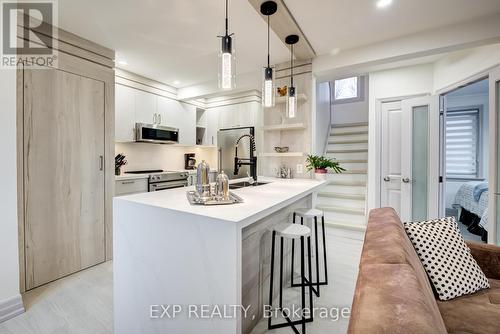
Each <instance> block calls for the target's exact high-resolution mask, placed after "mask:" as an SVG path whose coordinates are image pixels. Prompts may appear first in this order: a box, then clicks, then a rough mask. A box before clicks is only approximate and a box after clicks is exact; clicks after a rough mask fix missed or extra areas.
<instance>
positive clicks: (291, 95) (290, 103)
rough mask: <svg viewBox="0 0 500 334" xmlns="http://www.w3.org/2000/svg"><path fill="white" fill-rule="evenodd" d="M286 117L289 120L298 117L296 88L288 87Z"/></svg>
mask: <svg viewBox="0 0 500 334" xmlns="http://www.w3.org/2000/svg"><path fill="white" fill-rule="evenodd" d="M286 116H287V117H288V118H295V117H296V116H297V96H296V92H295V87H294V86H290V87H288V96H287V99H286Z"/></svg>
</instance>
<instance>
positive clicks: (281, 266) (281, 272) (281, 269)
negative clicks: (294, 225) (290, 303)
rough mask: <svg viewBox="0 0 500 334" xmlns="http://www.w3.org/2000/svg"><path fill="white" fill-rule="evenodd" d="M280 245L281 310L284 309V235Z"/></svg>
mask: <svg viewBox="0 0 500 334" xmlns="http://www.w3.org/2000/svg"><path fill="white" fill-rule="evenodd" d="M280 239H281V245H280V310H282V309H283V237H281V238H280Z"/></svg>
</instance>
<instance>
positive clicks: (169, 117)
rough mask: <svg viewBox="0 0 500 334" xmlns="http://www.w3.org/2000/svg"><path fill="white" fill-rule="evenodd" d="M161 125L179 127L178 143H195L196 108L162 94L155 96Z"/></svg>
mask: <svg viewBox="0 0 500 334" xmlns="http://www.w3.org/2000/svg"><path fill="white" fill-rule="evenodd" d="M157 113H158V114H159V115H160V119H161V125H163V126H170V127H173V128H178V129H179V144H182V145H195V142H196V108H195V107H193V106H190V105H187V104H184V103H180V102H179V101H176V100H172V99H169V98H166V97H163V96H157Z"/></svg>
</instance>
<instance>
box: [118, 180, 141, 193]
mask: <svg viewBox="0 0 500 334" xmlns="http://www.w3.org/2000/svg"><path fill="white" fill-rule="evenodd" d="M148 190H149V189H148V179H133V180H116V181H115V196H123V195H131V194H140V193H146V192H148Z"/></svg>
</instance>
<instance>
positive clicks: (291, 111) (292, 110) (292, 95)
mask: <svg viewBox="0 0 500 334" xmlns="http://www.w3.org/2000/svg"><path fill="white" fill-rule="evenodd" d="M298 41H299V36H297V35H288V36H287V37H286V38H285V43H286V44H288V45H290V87H288V96H287V99H286V116H287V117H288V118H295V117H296V116H297V96H296V94H297V92H296V89H295V86H294V84H293V46H294V45H295V44H297V42H298Z"/></svg>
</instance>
